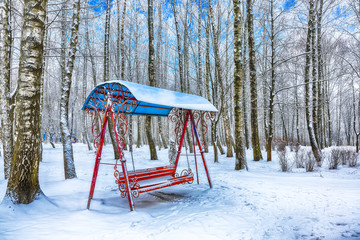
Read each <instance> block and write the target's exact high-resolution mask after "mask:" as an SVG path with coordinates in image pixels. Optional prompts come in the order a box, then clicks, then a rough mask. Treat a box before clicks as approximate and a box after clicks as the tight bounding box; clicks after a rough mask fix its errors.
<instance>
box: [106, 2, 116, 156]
mask: <svg viewBox="0 0 360 240" xmlns="http://www.w3.org/2000/svg"><path fill="white" fill-rule="evenodd" d="M110 7H111V1H110V0H106V16H105V34H104V74H103V78H104V82H106V81H109V80H110V75H109V74H110V36H109V34H110V15H111V14H110V10H111V9H110ZM108 129H109V133H110V138H111V144H112V146H113V151H114V158H115V159H119V158H120V154H119V150H118V147H117V143H116V137H115V132H114V126H113V123H112V121H108Z"/></svg>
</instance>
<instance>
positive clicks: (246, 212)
mask: <svg viewBox="0 0 360 240" xmlns="http://www.w3.org/2000/svg"><path fill="white" fill-rule="evenodd" d="M105 149H106V150H107V151H110V149H111V147H110V146H106V148H105ZM74 153H75V161H76V170H77V175H78V179H73V180H67V181H64V180H63V179H64V177H63V175H64V174H63V165H62V151H61V147H60V145H58V146H57V148H56V149H52V148H51V147H50V146H48V145H46V146H45V147H44V159H43V162H42V163H41V166H40V183H41V188H42V190H43V191H44V193H45V194H46V196H47V197H48V198H49V199H50V200H51V201H52V202H53V203H54V204H55V205H53V204H50V203H49V202H48V201H47V200H45V199H40V200H38V201H35V202H34V203H32V204H30V205H27V206H15V207H13V206H11V207H9V206H8V205H6V204H2V205H0V239H11V240H12V239H121V238H128V239H360V169H359V168H347V167H344V168H341V169H339V170H335V171H329V170H326V168H325V167H324V168H321V169H319V170H318V171H316V172H313V173H305V172H302V171H299V170H294V172H292V173H282V172H280V171H279V164H278V163H277V161H276V160H275V161H274V162H271V163H266V162H264V161H261V162H258V163H255V162H253V161H249V162H248V164H249V168H250V170H249V172H244V171H243V172H237V171H234V170H233V167H234V160H233V159H227V158H225V157H223V156H222V157H221V158H220V163H218V164H214V163H212V162H211V154H208V156H207V159H208V165H209V168H210V173H211V177H212V181H213V185H214V188H213V189H209V187H208V185H207V182H206V177H205V174H204V171H203V169H202V167H201V166H200V168H199V170H200V185H197V184H195V183H193V184H191V185H189V184H186V185H180V186H175V187H171V188H165V189H161V190H159V191H155V192H152V193H148V194H143V195H141V196H140V197H139V198H138V199H136V200H135V207H136V211H134V212H129V210H128V203H127V202H126V200H125V199H122V198H121V197H120V196H119V192H118V190H117V187H116V185H115V183H114V177H113V171H112V168H111V167H109V166H103V165H102V166H101V168H100V171H99V178H98V182H97V185H96V189H95V195H94V200H93V201H92V204H91V210H90V211H88V210H86V209H85V208H86V203H87V196H88V191H89V186H90V181H91V175H92V168H93V164H94V163H93V162H94V154H93V153H90V152H88V151H87V149H86V146H85V145H82V144H76V145H75V147H74ZM248 153H249V154H248V155H249V156H248V157H249V158H250V157H251V156H250V152H248ZM110 156H111V154H110V152H109V153H107V154H105V155H103V159H107V158H110ZM159 156H160V157H161V158H162V159H163V160H161V161H152V162H151V161H150V160H146V158H148V153H147V148H141V149H140V150H139V149H136V152H135V154H134V158H135V162H136V165H137V166H138V168H142V167H140V165H147V166H159V165H164V164H166V160H165V159H166V158H167V151H161V152H160V154H159ZM141 158H142V159H141ZM160 162H161V163H160ZM0 164H1V165H2V164H3V163H2V160H0ZM128 167H129V168H132V165H131V160H129V161H128ZM2 171H3V170H2V168H1V170H0V179H1V180H0V199H2V197H3V196H4V194H5V189H6V182H5V181H4V180H3V172H2Z"/></svg>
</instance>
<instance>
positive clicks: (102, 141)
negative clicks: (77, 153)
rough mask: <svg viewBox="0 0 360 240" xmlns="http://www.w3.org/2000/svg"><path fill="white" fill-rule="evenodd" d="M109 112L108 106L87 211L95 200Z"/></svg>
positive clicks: (102, 125) (102, 126)
mask: <svg viewBox="0 0 360 240" xmlns="http://www.w3.org/2000/svg"><path fill="white" fill-rule="evenodd" d="M107 112H108V106H106V109H105V113H104V119H103V122H102V124H101V133H100V143H99V147H98V149H97V151H96V158H95V166H94V172H93V177H92V181H91V187H90V192H89V198H88V203H87V207H86V208H87V209H89V208H90V202H91V199H92V198H93V195H94V190H95V184H96V178H97V174H98V172H99V165H100V160H101V152H102V148H103V145H104V139H105V132H106V124H107V121H108V116H107Z"/></svg>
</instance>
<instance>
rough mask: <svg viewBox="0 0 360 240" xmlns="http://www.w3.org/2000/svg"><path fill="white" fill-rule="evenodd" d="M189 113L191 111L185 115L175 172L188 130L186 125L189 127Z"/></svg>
mask: <svg viewBox="0 0 360 240" xmlns="http://www.w3.org/2000/svg"><path fill="white" fill-rule="evenodd" d="M189 115H190V111H186V116H185V121H184V127H183V131H182V134H181V138H180V142H179V147H178V151H177V155H176V160H175V172H176V169H177V166H178V162H179V158H180V153H181V148H182V145H183V143H184V136H185V132H186V127H187V123H188V121H189Z"/></svg>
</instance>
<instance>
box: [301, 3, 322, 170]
mask: <svg viewBox="0 0 360 240" xmlns="http://www.w3.org/2000/svg"><path fill="white" fill-rule="evenodd" d="M313 18H314V1H313V0H310V8H309V19H308V32H307V38H306V47H305V52H306V53H307V54H306V57H305V80H304V81H305V115H306V125H307V129H308V133H309V138H310V145H311V149H312V151H313V153H314V157H315V159H316V161H317V162H318V163H320V162H321V159H322V157H321V152H320V150H319V147H318V144H317V141H316V138H315V133H314V129H313V123H312V119H311V116H310V102H311V99H310V91H309V88H310V76H309V74H310V54H311V52H310V51H311V49H310V45H311V35H312V33H313V31H312V29H313V27H314V19H313Z"/></svg>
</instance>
